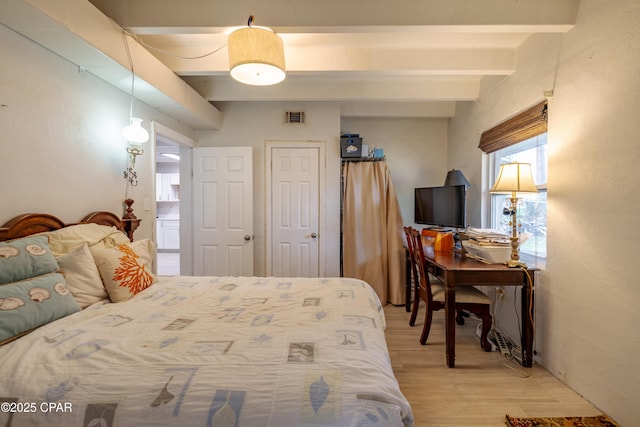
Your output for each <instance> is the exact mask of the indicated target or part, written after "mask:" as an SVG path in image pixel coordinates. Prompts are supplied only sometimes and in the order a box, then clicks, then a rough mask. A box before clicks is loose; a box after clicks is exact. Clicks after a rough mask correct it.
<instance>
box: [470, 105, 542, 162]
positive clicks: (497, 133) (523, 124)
mask: <svg viewBox="0 0 640 427" xmlns="http://www.w3.org/2000/svg"><path fill="white" fill-rule="evenodd" d="M546 131H547V101H546V100H544V101H542V102H541V103H539V104H537V105H535V106H533V107H531V108H529V109H528V110H525V111H523V112H522V113H520V114H517V115H515V116H514V117H512V118H510V119H509V120H505V121H504V122H502V123H500V124H499V125H497V126H495V127H492V128H491V129H489V130H486V131H484V132H482V135H481V136H480V144H479V145H478V148H480V149H481V150H482V151H484V152H485V153H493V152H494V151H497V150H500V149H502V148H505V147H508V146H510V145H513V144H517V143H518V142H521V141H524V140H526V139H529V138H533V137H534V136H537V135H540V134H543V133H545V132H546Z"/></svg>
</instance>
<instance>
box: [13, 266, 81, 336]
mask: <svg viewBox="0 0 640 427" xmlns="http://www.w3.org/2000/svg"><path fill="white" fill-rule="evenodd" d="M77 311H80V306H79V305H78V303H77V302H76V301H75V300H74V299H73V296H72V295H71V292H69V290H68V289H67V287H66V284H65V280H64V277H62V275H61V274H60V273H50V274H45V275H42V276H38V277H35V278H33V279H29V280H23V281H21V282H15V283H9V284H6V285H2V286H0V345H2V344H4V343H6V342H9V341H11V340H13V339H15V338H17V337H19V336H21V335H24V334H25V333H27V332H29V331H31V330H33V329H35V328H37V327H38V326H42V325H45V324H47V323H49V322H52V321H54V320H56V319H60V318H61V317H64V316H68V315H69V314H72V313H75V312H77Z"/></svg>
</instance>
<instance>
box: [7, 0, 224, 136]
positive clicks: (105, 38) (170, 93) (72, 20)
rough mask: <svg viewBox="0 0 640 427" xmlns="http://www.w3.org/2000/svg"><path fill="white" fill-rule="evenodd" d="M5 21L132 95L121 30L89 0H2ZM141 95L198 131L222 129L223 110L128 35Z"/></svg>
mask: <svg viewBox="0 0 640 427" xmlns="http://www.w3.org/2000/svg"><path fill="white" fill-rule="evenodd" d="M0 22H1V23H2V24H4V25H6V26H7V27H9V28H12V29H13V30H14V31H16V32H18V33H20V34H22V35H23V36H25V37H27V38H29V39H31V40H32V41H34V42H36V43H38V44H40V45H42V46H43V47H45V48H47V49H49V50H51V51H52V52H54V53H57V54H58V55H60V56H61V57H63V58H65V59H67V60H68V61H70V62H72V63H74V64H76V65H77V66H78V67H80V68H81V69H84V70H86V71H89V72H91V73H92V74H95V75H96V76H98V77H99V78H101V79H103V80H105V81H107V82H109V83H111V84H112V85H114V86H116V87H118V88H120V89H122V90H124V91H125V92H127V93H130V86H131V66H130V64H129V60H128V56H127V53H126V48H125V44H124V38H123V32H122V28H120V27H119V26H118V25H117V24H116V23H115V22H113V21H112V20H111V19H109V18H108V17H106V16H105V15H103V14H102V13H101V12H100V11H99V10H98V9H96V8H95V7H94V6H93V5H92V4H91V3H89V2H87V1H85V0H58V1H51V0H2V2H0ZM127 40H128V43H129V46H130V49H131V55H132V57H133V59H134V61H133V62H134V65H135V66H134V69H135V72H136V76H137V78H136V84H137V90H136V93H135V96H136V98H138V99H139V100H141V101H142V102H144V103H146V104H148V105H150V106H152V107H154V108H156V109H157V110H159V111H162V112H164V113H166V114H168V115H169V116H171V117H173V118H174V119H176V120H179V121H182V122H183V123H185V124H187V125H189V126H191V127H192V128H193V129H194V130H212V129H219V128H220V126H221V123H222V113H221V112H220V111H218V110H217V109H215V108H214V107H213V106H212V105H211V104H210V103H209V102H208V101H206V100H205V99H204V98H202V97H201V96H200V95H198V93H197V92H196V91H195V90H193V89H192V88H191V87H190V86H188V85H187V84H186V83H185V82H184V81H183V80H182V79H180V78H179V77H178V76H177V75H176V74H175V73H173V72H172V71H171V70H170V69H169V68H167V67H166V66H165V65H164V64H163V63H162V62H160V61H159V60H158V59H157V58H156V57H155V56H153V55H151V54H150V53H149V52H148V51H146V50H145V49H144V48H143V47H142V46H141V45H140V44H138V43H137V42H136V41H135V40H133V39H131V38H129V37H127Z"/></svg>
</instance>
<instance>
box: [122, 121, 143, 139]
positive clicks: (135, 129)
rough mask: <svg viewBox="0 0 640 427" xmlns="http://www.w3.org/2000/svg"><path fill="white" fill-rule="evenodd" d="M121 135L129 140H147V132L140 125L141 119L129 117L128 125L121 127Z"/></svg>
mask: <svg viewBox="0 0 640 427" xmlns="http://www.w3.org/2000/svg"><path fill="white" fill-rule="evenodd" d="M122 137H123V138H124V139H126V140H127V141H129V142H135V143H138V144H142V143H143V142H147V141H148V140H149V132H147V130H146V129H145V128H143V127H142V119H140V118H138V117H131V123H130V124H129V126H125V128H124V129H122Z"/></svg>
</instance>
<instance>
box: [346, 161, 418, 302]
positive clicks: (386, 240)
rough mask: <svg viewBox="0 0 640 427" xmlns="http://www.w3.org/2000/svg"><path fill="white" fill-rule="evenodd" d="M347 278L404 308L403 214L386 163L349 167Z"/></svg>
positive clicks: (348, 164)
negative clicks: (358, 282)
mask: <svg viewBox="0 0 640 427" xmlns="http://www.w3.org/2000/svg"><path fill="white" fill-rule="evenodd" d="M343 185H344V188H343V220H342V236H343V237H342V245H343V260H342V263H343V264H342V273H343V276H344V277H354V278H358V279H362V280H364V281H366V282H367V283H369V284H370V285H371V286H372V287H373V288H374V289H375V291H376V293H377V294H378V297H379V298H380V301H381V302H382V304H386V303H391V304H395V305H400V304H404V298H405V296H404V274H405V273H404V247H403V240H402V226H403V222H402V213H401V211H400V205H399V204H398V199H397V197H396V192H395V190H394V188H393V183H392V182H391V173H390V172H389V169H388V168H387V164H386V162H385V161H374V162H346V163H345V164H344V165H343Z"/></svg>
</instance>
